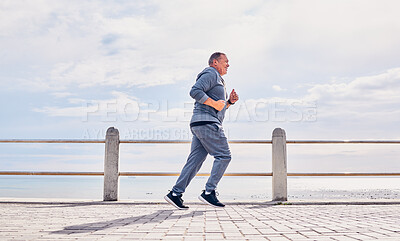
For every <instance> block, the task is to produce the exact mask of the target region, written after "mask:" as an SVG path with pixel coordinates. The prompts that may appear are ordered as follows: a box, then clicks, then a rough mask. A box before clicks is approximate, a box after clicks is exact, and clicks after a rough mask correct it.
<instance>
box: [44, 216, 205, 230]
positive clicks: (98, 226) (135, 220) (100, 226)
mask: <svg viewBox="0 0 400 241" xmlns="http://www.w3.org/2000/svg"><path fill="white" fill-rule="evenodd" d="M174 211H178V210H159V211H157V212H154V213H152V214H148V215H140V216H135V217H129V218H119V219H114V220H108V221H102V222H94V223H84V224H79V225H72V226H67V227H65V228H64V229H63V230H58V231H53V232H50V234H74V233H89V232H95V231H99V230H105V229H108V228H112V227H122V226H127V225H132V224H145V223H159V222H161V221H163V220H166V219H168V220H171V219H181V218H189V217H195V216H202V215H203V214H204V213H205V211H192V212H190V213H185V214H176V215H174ZM178 212H179V211H178ZM161 214H163V215H161ZM160 215H161V217H159V216H160ZM157 217H158V218H157Z"/></svg>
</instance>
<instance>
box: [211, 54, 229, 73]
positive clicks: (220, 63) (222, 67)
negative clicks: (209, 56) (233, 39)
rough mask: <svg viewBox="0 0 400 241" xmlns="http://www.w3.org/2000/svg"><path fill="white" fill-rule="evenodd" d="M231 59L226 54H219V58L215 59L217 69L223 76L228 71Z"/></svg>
mask: <svg viewBox="0 0 400 241" xmlns="http://www.w3.org/2000/svg"><path fill="white" fill-rule="evenodd" d="M228 62H229V60H228V58H227V57H226V56H225V55H223V54H222V55H221V56H219V58H218V60H214V67H215V68H216V69H217V71H218V73H219V74H220V75H221V76H222V75H225V74H226V73H227V72H228V67H229V64H228Z"/></svg>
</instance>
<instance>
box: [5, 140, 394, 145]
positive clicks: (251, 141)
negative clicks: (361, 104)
mask: <svg viewBox="0 0 400 241" xmlns="http://www.w3.org/2000/svg"><path fill="white" fill-rule="evenodd" d="M190 142H191V141H190V140H121V141H120V143H124V144H126V143H140V144H186V143H190ZM0 143H105V140H99V139H98V140H68V139H55V140H50V139H43V140H40V139H2V140H0ZM229 143H234V144H272V141H271V140H230V141H229ZM286 143H287V144H400V140H287V141H286Z"/></svg>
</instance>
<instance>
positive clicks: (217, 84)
mask: <svg viewBox="0 0 400 241" xmlns="http://www.w3.org/2000/svg"><path fill="white" fill-rule="evenodd" d="M190 96H191V97H192V98H193V99H195V100H196V102H195V103H194V109H193V115H192V119H191V121H190V123H191V124H192V123H195V122H203V121H209V122H215V123H219V124H222V122H223V120H224V117H225V112H226V104H225V107H224V108H223V109H222V110H221V111H217V110H216V109H214V108H213V107H211V106H208V105H205V104H204V102H205V101H206V100H207V99H208V98H211V99H213V100H215V101H218V100H224V101H226V100H227V99H228V94H227V93H226V88H225V81H224V79H222V77H221V75H220V74H219V73H218V71H217V70H216V69H215V68H214V67H207V68H205V69H204V70H203V71H202V72H201V73H200V74H198V75H197V78H196V83H195V84H194V85H193V87H192V89H191V90H190Z"/></svg>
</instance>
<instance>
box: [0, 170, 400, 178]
mask: <svg viewBox="0 0 400 241" xmlns="http://www.w3.org/2000/svg"><path fill="white" fill-rule="evenodd" d="M179 174H180V173H179V172H120V173H119V175H120V176H153V177H160V176H179ZM1 175H36V176H103V175H104V173H103V172H40V171H39V172H23V171H21V172H20V171H2V172H0V176H1ZM272 175H273V174H272V172H267V173H251V172H248V173H225V174H224V176H245V177H252V176H272ZM287 175H288V176H292V177H305V176H313V177H329V176H331V177H333V176H400V173H288V174H287ZM197 176H210V173H198V174H197Z"/></svg>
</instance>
